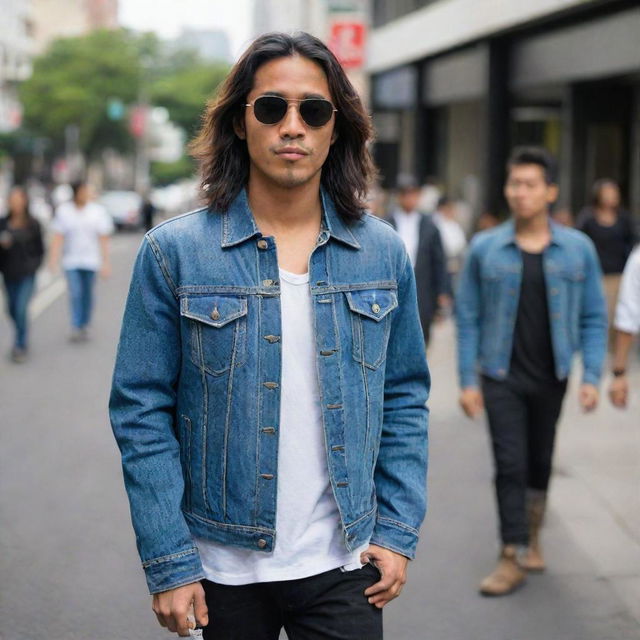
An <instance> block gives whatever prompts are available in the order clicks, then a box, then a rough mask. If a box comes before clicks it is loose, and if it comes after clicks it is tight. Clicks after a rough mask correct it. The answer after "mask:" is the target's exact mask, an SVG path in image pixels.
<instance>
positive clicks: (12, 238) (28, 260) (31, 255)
mask: <svg viewBox="0 0 640 640" xmlns="http://www.w3.org/2000/svg"><path fill="white" fill-rule="evenodd" d="M8 204H9V212H8V214H7V216H6V217H4V218H1V219H0V271H1V272H2V276H3V279H4V286H5V290H6V296H7V310H8V312H9V317H10V318H11V320H12V322H13V324H14V327H15V339H14V343H13V347H12V349H11V354H10V357H11V360H12V361H13V362H16V363H20V362H24V361H25V360H26V359H27V348H28V341H27V338H28V317H27V308H28V306H29V300H30V299H31V296H32V295H33V290H34V286H35V276H36V271H37V270H38V267H39V266H40V263H41V262H42V257H43V255H44V244H43V242H42V231H41V229H40V224H39V223H38V221H37V220H36V219H35V218H34V217H33V216H32V215H31V214H30V212H29V199H28V197H27V193H26V192H25V190H24V189H23V188H22V187H14V188H13V189H12V190H11V193H10V194H9V203H8Z"/></svg>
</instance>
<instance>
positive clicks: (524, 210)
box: [504, 164, 558, 220]
mask: <svg viewBox="0 0 640 640" xmlns="http://www.w3.org/2000/svg"><path fill="white" fill-rule="evenodd" d="M504 195H505V198H506V199H507V202H508V204H509V208H510V209H511V212H512V213H513V215H514V217H515V218H518V219H521V220H528V219H530V218H533V217H534V216H536V215H539V214H541V213H546V212H547V211H548V209H549V205H550V204H551V203H552V202H555V200H556V198H557V197H558V187H557V186H556V185H555V184H549V183H548V182H547V180H546V177H545V173H544V169H543V168H542V167H541V166H540V165H537V164H522V165H515V166H512V167H511V169H510V170H509V176H508V177H507V183H506V184H505V187H504Z"/></svg>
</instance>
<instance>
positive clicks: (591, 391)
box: [578, 383, 600, 412]
mask: <svg viewBox="0 0 640 640" xmlns="http://www.w3.org/2000/svg"><path fill="white" fill-rule="evenodd" d="M599 398H600V393H599V391H598V387H596V386H595V385H593V384H586V383H583V384H582V385H580V391H579V392H578V400H579V402H580V406H581V407H582V410H583V411H585V412H589V411H593V410H594V409H595V408H596V407H597V406H598V400H599Z"/></svg>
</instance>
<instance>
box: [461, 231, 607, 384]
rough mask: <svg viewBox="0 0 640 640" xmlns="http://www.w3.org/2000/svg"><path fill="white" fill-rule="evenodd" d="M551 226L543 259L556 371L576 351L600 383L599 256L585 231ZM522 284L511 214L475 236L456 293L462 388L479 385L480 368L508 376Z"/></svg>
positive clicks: (588, 377)
mask: <svg viewBox="0 0 640 640" xmlns="http://www.w3.org/2000/svg"><path fill="white" fill-rule="evenodd" d="M550 225H551V243H550V245H549V246H548V247H547V248H546V249H545V251H544V254H543V260H542V265H543V271H544V277H545V283H546V289H547V297H548V304H549V316H550V318H549V322H550V326H551V343H552V348H553V355H554V360H555V369H556V377H557V378H558V380H564V379H565V378H566V377H567V376H568V375H569V371H570V368H571V361H572V358H573V355H574V353H575V352H576V351H581V352H582V362H583V366H584V372H583V378H582V379H583V382H589V383H592V384H598V382H599V380H600V375H601V372H602V364H603V361H604V356H605V350H606V342H607V311H606V304H605V299H604V294H603V291H602V273H601V271H600V264H599V262H598V257H597V255H596V252H595V249H594V247H593V244H592V242H591V240H589V238H588V237H587V236H586V235H584V234H583V233H581V232H580V231H575V230H574V229H568V228H566V227H562V226H560V225H557V224H556V223H554V222H553V221H550ZM521 282H522V256H521V253H520V250H519V248H518V246H517V245H516V241H515V227H514V223H513V221H512V220H509V221H507V222H505V223H503V224H501V225H500V226H498V227H496V228H495V229H490V230H488V231H484V232H481V233H479V234H478V235H476V236H475V237H474V238H473V240H472V242H471V245H470V247H469V251H468V254H467V257H466V260H465V264H464V267H463V270H462V275H461V278H460V282H459V286H458V291H457V296H456V316H457V325H458V369H459V375H460V384H461V386H462V387H469V386H476V385H477V384H478V378H477V373H478V366H479V369H480V371H481V373H483V374H485V375H487V376H489V377H491V378H495V379H496V380H503V379H505V378H506V377H507V374H508V371H509V363H510V360H511V351H512V347H513V334H514V330H515V323H516V316H517V313H518V301H519V297H520V285H521Z"/></svg>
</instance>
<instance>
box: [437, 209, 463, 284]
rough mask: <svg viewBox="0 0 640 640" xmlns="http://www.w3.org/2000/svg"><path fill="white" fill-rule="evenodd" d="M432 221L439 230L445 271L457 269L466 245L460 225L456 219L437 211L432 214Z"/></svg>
mask: <svg viewBox="0 0 640 640" xmlns="http://www.w3.org/2000/svg"><path fill="white" fill-rule="evenodd" d="M433 222H434V223H435V225H436V227H438V231H440V237H441V238H442V247H443V249H444V253H445V255H446V256H447V271H449V272H453V271H458V270H459V268H460V266H461V262H462V257H463V255H464V250H465V248H466V246H467V238H466V237H465V235H464V230H463V229H462V225H461V224H460V223H459V222H457V221H456V220H452V219H451V218H447V217H446V216H445V215H443V214H442V213H440V212H439V211H436V212H435V213H434V214H433Z"/></svg>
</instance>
